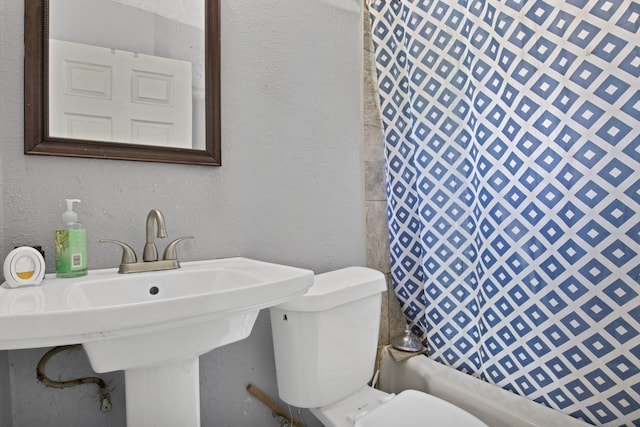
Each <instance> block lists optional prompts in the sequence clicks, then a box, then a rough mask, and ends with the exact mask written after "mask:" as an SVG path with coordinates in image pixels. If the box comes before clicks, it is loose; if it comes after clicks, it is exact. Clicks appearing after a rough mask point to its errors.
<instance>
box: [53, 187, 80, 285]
mask: <svg viewBox="0 0 640 427" xmlns="http://www.w3.org/2000/svg"><path fill="white" fill-rule="evenodd" d="M65 200H66V202H67V211H66V212H64V213H63V214H62V228H60V229H58V230H56V231H55V252H56V277H61V278H66V277H79V276H84V275H85V274H87V230H86V229H85V228H84V227H83V226H82V224H81V223H80V222H79V221H78V214H77V213H76V212H74V210H73V204H74V203H80V200H78V199H65Z"/></svg>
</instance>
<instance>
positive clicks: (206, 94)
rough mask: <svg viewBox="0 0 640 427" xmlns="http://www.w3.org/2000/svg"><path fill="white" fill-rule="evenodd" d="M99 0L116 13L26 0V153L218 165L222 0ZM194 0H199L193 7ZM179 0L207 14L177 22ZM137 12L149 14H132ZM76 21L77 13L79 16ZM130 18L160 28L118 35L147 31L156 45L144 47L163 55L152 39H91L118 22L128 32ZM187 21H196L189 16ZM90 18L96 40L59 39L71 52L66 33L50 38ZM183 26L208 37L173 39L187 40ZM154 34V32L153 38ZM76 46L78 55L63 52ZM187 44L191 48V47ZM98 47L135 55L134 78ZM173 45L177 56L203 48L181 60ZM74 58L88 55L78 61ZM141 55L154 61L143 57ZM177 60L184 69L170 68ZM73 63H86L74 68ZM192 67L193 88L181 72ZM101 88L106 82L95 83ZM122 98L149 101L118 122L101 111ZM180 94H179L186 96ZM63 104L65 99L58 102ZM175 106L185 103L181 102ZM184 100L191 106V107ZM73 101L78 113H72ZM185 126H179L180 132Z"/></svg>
mask: <svg viewBox="0 0 640 427" xmlns="http://www.w3.org/2000/svg"><path fill="white" fill-rule="evenodd" d="M73 1H76V2H81V3H76V4H75V5H74V6H72V7H78V5H79V7H82V8H83V9H89V10H91V11H92V13H94V14H96V17H95V19H96V22H100V23H102V24H104V27H106V28H107V30H105V28H102V29H99V28H95V27H92V26H91V24H90V22H91V20H90V19H89V18H87V17H86V16H83V15H82V14H81V11H77V12H76V10H75V9H73V13H68V10H69V9H68V7H69V6H68V5H67V4H65V3H69V2H71V3H72V2H73ZM92 1H93V2H94V3H96V4H99V7H101V8H102V7H107V8H109V9H110V10H109V12H103V11H102V10H100V11H98V13H96V10H95V9H96V7H95V5H94V7H93V8H92V7H88V6H89V5H88V3H87V0H27V1H25V30H24V34H25V35H24V39H25V40H24V41H25V62H24V64H25V71H24V79H25V82H24V98H25V99H24V102H25V105H24V116H25V117H24V125H25V127H24V133H25V140H24V152H25V154H29V155H49V156H65V157H89V158H103V159H118V160H138V161H148V162H164V163H182V164H195V165H209V166H220V164H221V162H220V157H221V153H220V135H221V131H220V4H219V0H188V1H182V2H176V1H175V0H170V1H166V2H156V4H157V5H158V6H153V7H162V6H161V5H162V4H164V5H165V6H164V7H166V8H168V9H167V10H162V11H158V10H149V7H150V6H148V5H149V4H153V3H154V2H145V1H140V0H92ZM194 2H197V3H194ZM200 2H202V3H200ZM189 3H192V4H195V5H196V6H197V7H195V8H189V7H188V4H189ZM175 5H181V6H182V9H183V11H187V12H188V13H187V14H192V11H193V9H197V10H199V11H200V12H199V13H198V14H196V16H189V17H187V18H185V19H183V20H181V21H180V22H177V21H176V20H175V17H174V15H175V13H174V11H171V10H169V9H170V8H172V7H174V6H175ZM63 6H64V7H65V8H66V9H64V11H62V10H58V9H63ZM145 7H146V8H147V9H145ZM123 9H124V10H126V13H124V14H122V12H120V11H121V10H123ZM109 13H111V14H113V13H117V14H122V15H121V16H117V15H115V16H116V19H117V23H115V24H114V25H112V26H111V27H109V20H108V19H105V15H108V14H109ZM133 14H138V15H140V16H142V17H148V19H147V18H139V17H138V18H132V15H133ZM199 15H202V16H199ZM185 16H186V15H185ZM73 19H75V20H77V21H75V23H74V21H73ZM127 19H128V20H129V21H131V22H132V23H135V25H136V26H139V27H143V28H141V30H142V31H144V26H143V25H141V24H140V23H141V22H145V21H149V22H152V23H151V24H150V25H152V26H153V33H154V34H153V35H152V37H147V36H146V35H144V34H143V35H140V36H138V35H136V36H135V37H130V36H127V37H122V36H120V39H121V40H129V41H132V40H135V41H136V42H137V41H138V40H142V39H146V40H147V44H149V45H153V46H152V47H151V48H148V49H147V50H154V51H158V50H160V51H161V52H160V53H159V54H158V53H155V52H151V53H148V52H145V51H144V49H145V47H140V46H135V45H132V46H131V47H128V46H124V48H123V47H122V46H121V44H122V41H120V42H119V41H113V42H112V41H109V42H108V43H109V45H108V46H107V45H106V44H105V42H103V41H98V42H96V41H95V40H94V39H100V37H103V38H104V37H107V36H103V34H104V33H106V32H111V31H108V30H113V31H112V32H113V33H114V34H115V33H118V32H122V28H123V25H126V23H125V22H123V21H126V20H127ZM189 19H191V20H194V22H196V23H195V24H194V23H192V22H188V20H189ZM59 21H62V23H60V22H59ZM114 22H115V21H114ZM199 22H201V23H202V24H199ZM76 24H77V25H76ZM83 25H84V27H87V30H86V32H85V34H88V37H87V38H89V39H91V40H89V41H88V42H87V41H84V40H82V41H81V42H80V43H79V42H78V40H75V39H74V40H71V41H70V40H63V41H62V42H61V43H62V45H63V46H70V48H71V50H64V49H60V48H59V47H58V45H59V43H58V40H59V38H56V39H53V38H51V37H50V34H52V33H55V34H58V33H64V31H61V30H66V29H68V28H73V29H74V30H75V29H76V27H78V28H79V27H82V26H83ZM132 25H133V24H132ZM198 27H201V28H198ZM167 28H168V29H167ZM67 33H68V31H67ZM185 33H193V34H198V33H199V34H201V37H202V40H195V41H192V40H188V39H185V40H182V41H181V42H183V43H184V46H176V43H177V42H175V40H178V39H181V38H182V37H183V35H184V34H185ZM65 37H66V38H69V37H70V36H68V35H64V36H63V37H61V38H65ZM185 37H186V36H185ZM116 38H117V37H116ZM150 39H152V40H151V41H149V40H150ZM158 39H160V40H159V41H158ZM94 43H95V44H97V46H96V45H94ZM111 43H113V45H111ZM119 43H120V44H119ZM158 46H161V47H160V48H159V47H158ZM78 49H79V50H78ZM87 49H88V50H87ZM61 51H62V53H60V52H61ZM69 51H70V52H71V54H70V55H72V56H65V55H68V53H67V52H69ZM187 51H191V53H186V54H185V53H184V52H187ZM78 52H79V53H78ZM94 52H97V55H107V56H109V54H112V55H113V56H114V57H119V58H125V59H126V60H127V61H129V60H133V61H134V63H133V65H128V68H127V69H126V72H125V74H127V73H128V74H130V75H133V76H134V79H133V80H119V78H116V77H115V75H116V74H117V73H120V71H117V70H116V66H112V64H107V65H105V64H104V63H102V62H101V61H102V59H100V58H102V57H99V59H96V60H93V58H94V55H93V53H94ZM140 52H143V53H140ZM167 52H169V53H167ZM171 52H173V53H177V56H180V55H183V54H184V55H187V56H188V55H192V56H197V54H198V52H200V56H201V58H200V59H191V58H177V59H176V58H172V57H171V56H172V53H171ZM193 52H195V53H193ZM73 55H76V56H75V57H74V56H73ZM78 55H80V56H78ZM69 58H71V59H69ZM73 58H89V59H88V60H87V61H84V60H83V61H76V60H74V59H73ZM142 59H144V60H145V63H146V64H147V65H140V60H142ZM121 62H122V61H121V60H117V64H118V65H117V67H120V64H121ZM174 63H177V64H178V68H179V69H182V70H183V71H182V74H177V75H174V74H172V73H173V71H165V68H164V67H165V66H168V67H169V68H168V69H173V68H171V67H173V64H174ZM69 64H72V65H73V64H75V65H77V64H80V66H79V67H76V68H74V67H73V66H70V65H69ZM167 64H168V65H167ZM145 67H146V68H145ZM185 67H186V68H185ZM174 68H175V67H174ZM118 69H119V68H118ZM184 69H186V70H187V71H184ZM65 73H66V74H65ZM185 73H186V74H185ZM189 74H191V75H189ZM185 75H187V76H188V78H189V79H191V80H193V84H192V85H191V86H190V85H189V84H187V83H185V81H186V79H183V78H182V77H181V76H185ZM191 80H189V81H191ZM196 81H197V83H196ZM92 85H93V86H92ZM96 87H98V89H99V90H97V89H95V88H96ZM83 92H84V93H85V94H88V98H91V99H88V100H82V99H81V98H82V96H80V95H83ZM189 92H190V93H189ZM118 93H120V95H118ZM65 96H66V97H67V98H68V100H70V104H69V103H67V104H65V103H64V102H66V101H64V100H63V102H62V103H61V102H60V99H59V98H61V97H63V98H64V97H65ZM96 99H97V100H96ZM120 99H124V100H125V101H124V102H126V103H131V104H132V107H131V109H136V108H145V107H149V108H148V109H147V110H145V111H144V112H135V114H138V116H135V117H133V118H132V117H130V116H129V117H126V118H125V119H123V120H125V121H124V122H122V123H124V124H114V123H116V122H118V120H119V119H118V118H112V117H111V116H110V115H111V113H110V112H109V113H105V112H104V111H103V110H102V109H103V108H106V107H103V106H102V104H100V103H101V102H103V101H104V100H108V101H109V102H112V101H113V102H120V101H119V100H120ZM178 99H182V101H180V102H181V103H180V104H179V103H178V101H177V100H178ZM78 100H80V101H79V102H78ZM74 103H75V104H74ZM189 103H191V105H189ZM60 104H62V105H63V107H60ZM133 104H135V105H133ZM160 104H166V105H165V107H167V109H168V110H169V111H170V112H171V113H174V112H175V111H180V113H179V118H178V119H175V121H174V118H173V117H165V116H164V115H161V113H159V111H160V110H159V109H158V105H160ZM178 104H179V105H180V106H177V105H178ZM68 105H71V107H69V106H68ZM94 105H97V107H96V108H97V109H98V110H97V111H98V112H94V110H92V108H94V107H93V106H94ZM141 106H142V107H141ZM183 106H184V109H186V110H189V109H190V111H186V112H185V111H184V110H183V108H182V107H183ZM74 108H75V111H72V110H73V109H74ZM108 108H111V110H109V111H117V112H118V113H119V112H121V111H125V110H127V111H128V110H129V109H130V107H129V106H127V107H123V106H122V105H121V104H116V106H115V107H113V106H109V107H108ZM162 114H164V113H162ZM60 117H62V118H63V119H60ZM140 117H142V118H140ZM178 121H182V125H181V126H177V125H175V123H176V122H178ZM61 123H62V124H64V126H62V125H61ZM118 123H120V122H118ZM178 128H180V129H179V130H176V129H178ZM61 129H62V130H61ZM114 129H115V130H114ZM118 129H124V131H125V132H128V133H126V134H125V133H122V132H121V131H120V130H118Z"/></svg>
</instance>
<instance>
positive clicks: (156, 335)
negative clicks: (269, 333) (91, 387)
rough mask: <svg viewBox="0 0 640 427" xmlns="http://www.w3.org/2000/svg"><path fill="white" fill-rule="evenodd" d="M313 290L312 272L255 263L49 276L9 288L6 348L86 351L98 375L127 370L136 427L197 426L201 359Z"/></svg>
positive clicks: (1, 295)
mask: <svg viewBox="0 0 640 427" xmlns="http://www.w3.org/2000/svg"><path fill="white" fill-rule="evenodd" d="M312 284H313V272H311V271H310V270H303V269H299V268H295V267H288V266H283V265H278V264H271V263H265V262H260V261H254V260H250V259H246V258H229V259H220V260H212V261H194V262H185V263H182V268H180V269H178V270H168V271H158V272H147V273H137V274H129V275H122V274H117V270H116V269H106V270H94V271H90V272H89V274H88V275H87V276H84V277H81V278H76V279H56V278H55V276H53V275H49V276H47V277H46V279H45V281H44V282H43V284H42V285H41V286H38V287H28V288H27V287H25V288H18V289H9V288H6V287H4V286H2V287H0V324H2V325H3V327H2V328H1V329H0V350H8V349H18V348H33V347H46V346H54V345H65V344H76V343H81V344H82V345H83V347H84V348H85V351H86V352H87V355H88V357H89V361H90V362H91V366H92V367H93V369H94V370H95V371H96V372H109V371H115V370H121V369H122V370H124V371H125V387H126V401H127V426H128V427H151V426H158V427H162V426H177V425H179V426H183V427H197V426H199V425H200V392H199V390H200V385H199V367H198V363H199V360H198V358H199V356H200V355H201V354H204V353H206V352H208V351H211V350H213V349H214V348H216V347H220V346H223V345H226V344H229V343H232V342H235V341H239V340H242V339H244V338H246V337H247V336H248V335H249V334H250V333H251V329H252V328H253V324H254V323H255V320H256V317H257V316H258V312H259V311H260V310H261V309H263V308H267V307H271V306H274V305H278V304H281V303H283V302H285V301H287V300H289V299H291V298H294V297H296V296H299V295H302V294H304V293H305V292H306V291H307V289H308V288H309V287H310V286H311V285H312Z"/></svg>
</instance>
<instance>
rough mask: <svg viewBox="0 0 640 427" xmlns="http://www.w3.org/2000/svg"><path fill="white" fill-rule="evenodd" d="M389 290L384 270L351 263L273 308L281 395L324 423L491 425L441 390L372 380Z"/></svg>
mask: <svg viewBox="0 0 640 427" xmlns="http://www.w3.org/2000/svg"><path fill="white" fill-rule="evenodd" d="M386 289H387V286H386V281H385V278H384V275H383V274H382V273H380V272H378V271H376V270H372V269H369V268H364V267H349V268H345V269H341V270H336V271H332V272H329V273H324V274H319V275H317V276H315V278H314V284H313V286H312V287H311V288H309V290H308V291H307V293H306V294H305V295H303V296H301V297H298V298H296V299H293V300H291V301H288V302H286V303H284V304H281V305H278V306H275V307H272V308H270V310H269V311H270V316H271V327H272V334H273V346H274V354H275V361H276V377H277V382H278V394H279V396H280V398H281V399H282V400H283V401H285V402H287V403H288V404H290V405H292V406H297V407H300V408H309V409H310V411H311V413H312V414H313V415H314V416H315V417H316V418H318V419H319V420H320V421H321V422H322V423H323V424H324V425H325V426H326V427H353V426H356V427H383V426H384V427H390V426H396V425H417V426H433V427H449V426H451V427H453V426H456V427H487V425H486V424H485V423H483V422H482V421H480V420H479V419H477V418H476V417H474V416H473V415H471V414H469V413H468V412H465V411H464V410H462V409H460V408H458V407H457V406H455V405H452V404H451V403H448V402H446V401H444V400H442V399H440V398H437V397H435V396H431V395H429V394H426V393H423V392H419V391H415V390H405V391H403V392H401V393H399V394H398V395H394V394H388V393H385V392H383V391H381V390H377V389H374V388H371V387H369V386H367V385H366V384H367V383H368V382H369V379H370V378H371V376H372V374H373V368H374V365H375V357H376V349H377V343H378V329H379V326H380V303H381V294H382V292H384V291H386Z"/></svg>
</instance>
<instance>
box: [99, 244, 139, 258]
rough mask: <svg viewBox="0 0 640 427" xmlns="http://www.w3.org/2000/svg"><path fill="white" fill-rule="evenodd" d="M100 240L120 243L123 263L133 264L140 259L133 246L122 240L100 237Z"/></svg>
mask: <svg viewBox="0 0 640 427" xmlns="http://www.w3.org/2000/svg"><path fill="white" fill-rule="evenodd" d="M98 242H100V243H115V244H116V245H119V246H120V247H121V248H122V261H120V263H121V264H132V263H134V262H137V261H138V258H137V257H136V252H135V251H134V250H133V248H132V247H131V246H129V245H127V244H126V243H124V242H121V241H120V240H112V239H100V240H98Z"/></svg>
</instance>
